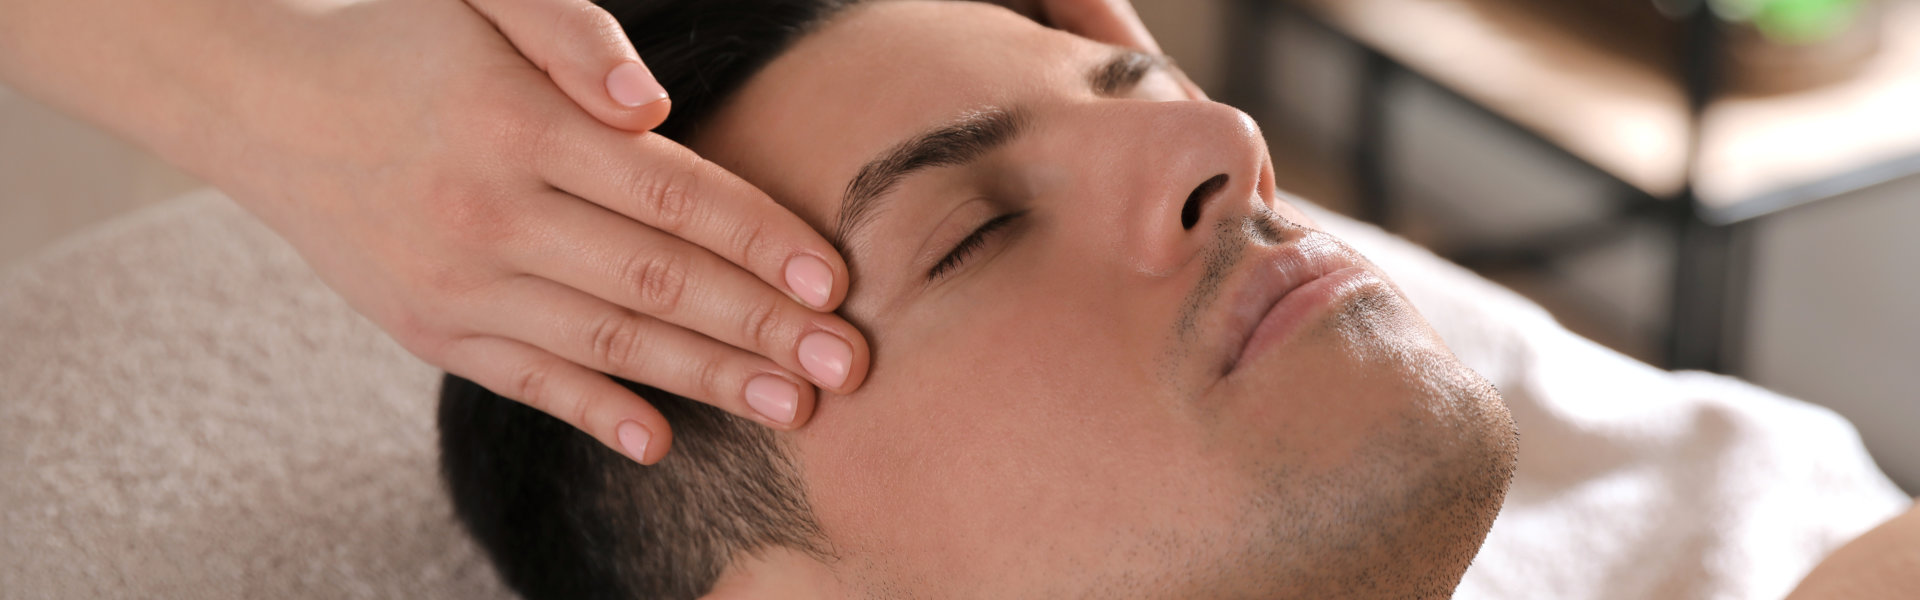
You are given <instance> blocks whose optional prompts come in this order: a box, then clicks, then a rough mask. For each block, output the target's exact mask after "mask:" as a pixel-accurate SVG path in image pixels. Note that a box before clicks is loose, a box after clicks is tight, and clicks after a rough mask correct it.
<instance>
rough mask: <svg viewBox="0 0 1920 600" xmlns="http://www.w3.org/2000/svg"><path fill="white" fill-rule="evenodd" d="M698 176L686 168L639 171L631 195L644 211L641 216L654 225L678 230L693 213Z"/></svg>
mask: <svg viewBox="0 0 1920 600" xmlns="http://www.w3.org/2000/svg"><path fill="white" fill-rule="evenodd" d="M698 186H699V181H698V175H696V174H695V172H694V171H691V170H687V169H678V168H668V169H665V171H664V172H655V173H643V174H640V175H639V176H638V177H637V178H636V180H635V181H634V183H633V185H632V187H633V191H632V193H631V197H633V198H637V199H638V201H639V202H640V203H641V208H642V209H643V210H644V211H645V213H646V217H647V218H645V219H643V220H644V221H647V222H648V224H651V225H653V226H654V227H655V228H657V229H660V230H663V231H667V232H670V233H674V234H679V233H681V232H682V231H683V230H684V229H685V228H686V226H687V222H688V220H689V219H691V218H692V216H693V209H694V205H693V204H694V202H696V201H697V200H696V198H695V194H696V191H697V188H698Z"/></svg>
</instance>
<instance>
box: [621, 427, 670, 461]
mask: <svg viewBox="0 0 1920 600" xmlns="http://www.w3.org/2000/svg"><path fill="white" fill-rule="evenodd" d="M613 435H614V441H615V442H616V443H617V444H618V445H617V446H615V448H616V449H618V450H620V452H621V453H623V454H626V455H627V458H629V459H632V460H633V462H637V463H640V464H643V465H648V466H652V465H654V464H658V463H659V462H660V460H661V459H663V458H666V456H667V451H668V450H670V449H672V448H671V447H672V445H673V432H672V430H670V429H668V428H667V426H666V424H665V423H654V424H652V425H651V426H650V425H647V424H644V423H643V422H642V420H641V419H627V420H625V421H621V422H620V425H619V426H617V427H615V428H614V432H613Z"/></svg>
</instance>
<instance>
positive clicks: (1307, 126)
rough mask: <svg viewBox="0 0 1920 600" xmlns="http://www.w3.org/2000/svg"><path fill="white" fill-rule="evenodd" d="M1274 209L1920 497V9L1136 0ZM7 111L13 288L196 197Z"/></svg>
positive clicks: (160, 174) (90, 140) (109, 146)
mask: <svg viewBox="0 0 1920 600" xmlns="http://www.w3.org/2000/svg"><path fill="white" fill-rule="evenodd" d="M1134 2H1135V5H1136V7H1137V8H1138V9H1139V11H1140V13H1141V17H1142V18H1143V19H1144V20H1145V21H1146V22H1147V24H1148V26H1149V27H1150V28H1151V29H1152V30H1153V31H1154V33H1155V35H1156V36H1157V37H1158V38H1159V39H1160V41H1161V43H1162V44H1163V45H1164V46H1165V48H1166V50H1167V51H1168V53H1169V54H1171V55H1173V56H1174V58H1175V59H1176V60H1177V61H1178V62H1179V63H1180V64H1181V65H1182V66H1183V67H1184V68H1185V69H1186V70H1187V71H1188V73H1189V74H1190V75H1192V76H1193V78H1194V79H1195V80H1196V81H1197V82H1199V83H1200V84H1201V86H1202V87H1203V88H1205V89H1207V90H1208V92H1209V93H1210V94H1212V95H1213V96H1214V97H1215V98H1216V99H1220V100H1223V101H1227V102H1229V103H1232V104H1235V105H1236V106H1239V107H1241V108H1242V109H1244V110H1246V111H1247V112H1249V113H1251V114H1253V115H1254V116H1255V117H1256V118H1257V119H1258V120H1259V121H1260V123H1261V125H1262V127H1264V128H1265V129H1266V132H1267V137H1268V140H1269V141H1270V142H1271V143H1272V144H1273V154H1274V157H1275V161H1276V168H1277V170H1278V174H1279V182H1280V185H1281V187H1283V188H1285V189H1287V190H1289V191H1291V192H1293V193H1295V194H1297V195H1299V196H1302V197H1304V198H1307V199H1309V200H1311V201H1314V202H1317V203H1320V204H1322V205H1324V206H1327V207H1328V208H1332V209H1334V210H1337V211H1340V212H1343V213H1346V214H1348V215H1351V216H1354V217H1357V218H1361V219H1364V220H1367V221H1371V222H1374V223H1377V224H1380V225H1382V226H1383V227H1386V228H1387V229H1389V230H1391V231H1394V232H1396V233H1399V234H1401V235H1403V236H1406V237H1408V238H1411V239H1413V240H1415V241H1418V242H1420V243H1422V244H1425V245H1427V246H1428V247H1430V248H1433V249H1434V250H1435V251H1436V252H1439V253H1440V254H1442V255H1444V256H1447V257H1449V258H1452V259H1454V260H1456V261H1458V262H1461V263H1462V264H1465V265H1467V266H1469V267H1471V268H1473V269H1475V270H1476V271H1479V272H1480V273H1482V274H1483V275H1486V276H1488V277H1490V278H1493V279H1494V280H1496V281H1499V282H1501V283H1503V284H1505V285H1507V286H1509V287H1512V288H1514V289H1515V290H1517V291H1519V292H1521V293H1523V294H1525V295H1527V296H1529V297H1532V298H1533V299H1534V300H1536V301H1538V302H1540V303H1541V304H1543V305H1545V306H1546V307H1547V308H1548V309H1549V310H1551V311H1553V313H1554V314H1555V315H1556V316H1558V317H1559V319H1560V320H1561V321H1562V322H1563V323H1566V324H1567V325H1568V326H1569V327H1571V328H1572V329H1574V330H1575V331H1578V332H1579V333H1581V334H1583V335H1586V336H1588V337H1590V338H1593V339H1594V340H1596V341H1599V342H1601V343H1603V344H1606V345H1608V346H1610V347H1612V348H1614V349H1616V350H1618V351H1620V352H1622V353H1625V354H1627V355H1630V356H1633V357H1635V358H1639V359H1641V360H1644V361H1647V362H1649V363H1652V364H1655V365H1659V366H1662V367H1668V368H1689V369H1704V370H1711V371H1717V372H1722V373H1730V374H1734V375H1738V376H1740V377H1743V378H1746V379H1749V380H1751V381H1754V382H1756V383H1759V384H1761V385H1764V386H1767V387H1769V388H1772V389H1775V390H1778V391H1780V392H1782V393H1785V394H1787V395H1790V396H1794V397H1797V398H1801V399H1804V400H1807V401H1810V402H1814V403H1818V404H1822V405H1825V406H1828V407H1831V408H1833V409H1834V410H1836V411H1838V412H1840V413H1841V414H1843V415H1845V416H1847V417H1848V418H1849V419H1851V420H1852V421H1853V423H1854V424H1855V425H1856V426H1857V427H1858V428H1859V429H1860V431H1861V434H1862V435H1863V437H1865V439H1866V442H1867V446H1868V449H1869V450H1870V451H1871V452H1872V453H1873V454H1874V456H1875V458H1876V459H1877V460H1878V461H1879V463H1880V465H1881V467H1882V468H1883V469H1884V470H1886V471H1887V473H1888V474H1889V475H1891V476H1893V477H1894V479H1895V480H1896V481H1897V482H1899V483H1900V484H1901V485H1903V486H1904V487H1906V489H1907V490H1908V491H1909V492H1920V434H1916V430H1917V429H1920V427H1916V426H1920V315H1916V314H1914V311H1916V310H1920V115H1917V114H1915V113H1916V112H1920V110H1917V109H1920V0H1726V1H1713V2H1703V1H1701V0H1692V1H1689V0H1134ZM201 185H202V184H200V183H199V182H197V181H195V180H194V179H193V178H192V177H190V176H187V175H185V174H183V173H180V172H179V171H177V170H175V169H173V168H171V167H169V166H167V165H166V164H164V163H162V162H160V161H158V160H157V159H155V158H153V157H151V156H150V155H148V154H146V153H144V152H142V151H140V150H138V149H136V148H133V147H131V146H129V145H127V144H125V143H123V142H120V141H118V140H116V139H114V138H113V137H111V136H109V135H107V134H104V133H101V132H99V131H97V130H95V129H93V128H91V127H89V126H87V125H84V124H81V123H78V122H76V121H73V120H72V119H69V118H66V117H64V116H62V115H60V114H58V113H55V112H53V111H51V110H49V109H46V108H45V107H42V106H40V105H38V104H36V103H35V102H33V101H31V100H29V99H26V98H24V97H21V96H19V95H17V94H15V93H13V92H12V91H10V90H7V89H5V88H4V87H0V268H4V266H5V265H6V264H7V263H10V262H12V261H14V260H17V259H19V258H21V257H24V256H26V255H28V254H31V253H33V252H35V251H37V250H39V249H42V248H44V247H46V246H47V245H48V244H50V243H52V242H54V241H55V240H57V239H59V238H61V237H62V236H64V235H66V234H69V233H72V232H74V231H77V230H79V229H81V228H84V227H86V226H88V225H91V224H95V223H99V222H101V221H103V220H106V219H108V218H111V217H113V216H115V215H118V214H122V213H124V212H126V211H129V210H134V209H137V208H139V207H141V206H146V205H150V204H154V203H157V202H160V201H163V200H165V199H168V198H170V197H173V196H175V195H177V194H180V193H182V192H185V191H188V190H191V189H194V188H196V187H199V186H201Z"/></svg>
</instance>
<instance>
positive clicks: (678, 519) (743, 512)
mask: <svg viewBox="0 0 1920 600" xmlns="http://www.w3.org/2000/svg"><path fill="white" fill-rule="evenodd" d="M853 2H854V0H602V1H601V2H600V5H601V6H602V7H603V8H605V9H606V10H607V11H608V12H609V13H611V14H612V15H613V16H614V18H616V19H618V20H619V21H620V24H621V26H622V27H624V28H625V29H626V32H627V35H628V37H630V38H632V40H633V44H634V47H635V49H637V50H639V52H640V56H641V57H642V58H643V59H644V60H645V61H646V63H647V66H648V68H649V69H650V70H652V71H653V75H654V77H655V78H656V79H658V80H659V81H660V83H661V85H663V86H664V87H666V89H667V92H668V93H669V94H670V95H671V97H672V98H673V112H672V116H671V117H669V118H668V119H667V121H666V123H665V124H663V125H662V126H661V127H659V128H657V129H656V130H655V131H656V132H658V133H660V134H661V135H664V136H666V137H668V138H671V139H674V140H676V141H679V142H681V143H686V142H687V141H688V139H689V138H690V137H692V136H693V135H695V134H696V133H697V129H698V128H699V127H700V125H701V124H702V123H703V122H705V121H706V120H707V119H708V118H709V117H710V116H711V115H712V114H713V112H714V111H715V110H716V109H718V108H719V107H720V105H721V104H722V103H724V102H725V101H726V100H727V99H728V97H730V96H731V95H733V94H734V93H735V92H737V91H738V90H739V88H740V87H741V86H742V85H744V84H745V83H746V81H747V80H748V79H749V78H751V77H752V76H753V75H754V74H755V73H757V72H758V71H759V70H760V69H761V68H763V67H765V66H766V65H767V63H769V62H771V61H772V60H773V59H774V58H775V57H777V56H779V55H780V54H781V53H782V52H784V51H785V50H786V49H787V48H788V47H789V46H790V45H791V44H792V43H793V42H794V41H796V40H798V39H799V38H800V37H802V36H804V35H806V34H807V33H809V32H811V31H812V30H813V29H815V28H816V27H818V26H819V25H820V24H821V23H823V22H824V21H825V20H827V19H828V18H830V17H832V16H833V15H834V14H836V13H837V12H839V11H840V10H841V9H842V8H845V7H846V6H848V5H851V4H853ZM621 383H622V384H623V385H625V386H626V387H627V388H628V389H630V390H633V391H634V392H635V393H638V394H639V395H640V396H641V397H642V398H645V399H646V400H647V401H648V402H650V403H652V404H653V406H654V407H656V408H658V409H659V410H660V413H661V414H662V415H664V416H665V417H666V419H667V421H668V423H669V424H671V425H672V427H673V430H674V447H673V451H672V452H670V453H668V455H667V457H666V458H665V459H663V460H662V461H661V462H660V463H659V464H657V465H655V466H653V467H643V466H640V465H638V464H636V463H634V462H632V461H631V460H628V459H627V458H626V457H625V456H624V455H622V454H620V453H618V452H615V451H613V450H611V449H609V448H607V447H606V446H604V445H602V444H601V443H600V442H599V441H597V440H595V439H594V438H593V437H591V436H589V435H587V434H585V433H582V432H580V431H578V430H576V429H574V428H573V427H572V426H569V425H567V424H566V423H564V422H561V421H560V420H558V419H555V418H553V417H550V416H548V415H546V414H545V413H542V412H540V411H538V410H535V409H533V408H529V407H527V406H525V405H522V404H520V403H519V402H515V401H512V400H509V399H506V398H504V397H501V396H499V395H496V394H494V393H492V392H490V391H488V390H486V389H485V388H482V387H480V386H479V385H477V384H474V383H473V382H471V381H468V380H465V379H462V378H459V377H455V376H453V375H448V376H447V377H446V379H445V381H444V383H443V385H442V387H441V390H440V413H439V424H440V460H441V473H442V475H443V476H444V477H445V479H446V484H447V488H448V491H449V493H450V494H451V495H452V498H453V506H454V511H455V513H456V514H457V515H458V516H459V519H460V521H461V523H462V524H464V525H465V527H466V529H467V531H468V532H469V533H470V534H472V535H473V537H474V539H475V540H477V541H479V543H480V545H481V546H482V547H483V548H484V549H485V550H486V553H487V555H488V556H489V557H490V558H491V559H492V561H493V564H494V566H495V568H496V569H497V570H498V571H499V573H500V575H501V577H502V578H503V579H504V580H505V581H506V583H507V584H508V585H509V586H511V587H512V588H513V589H514V590H515V591H517V592H519V593H520V595H521V596H523V597H526V598H529V599H533V600H541V599H546V598H567V599H578V598H647V599H653V598H661V599H676V598H686V599H691V598H696V597H699V596H701V595H703V594H706V593H707V592H709V591H710V590H711V589H712V588H713V585H714V583H715V580H716V579H718V578H719V576H720V574H721V572H722V571H723V570H724V569H725V568H726V567H727V565H728V563H729V562H730V561H731V560H732V559H734V558H735V557H737V556H739V555H741V554H743V553H748V552H752V551H755V550H758V549H763V548H769V547H776V546H777V547H786V548H791V549H795V550H799V551H802V552H806V553H809V554H813V555H815V556H825V553H824V550H823V549H822V548H823V546H824V542H823V541H822V539H821V536H820V533H819V527H818V525H817V523H815V521H814V518H813V513H812V510H811V509H810V508H809V507H808V504H807V500H806V495H805V490H804V488H803V487H802V485H801V481H800V476H799V473H798V470H797V467H796V466H795V465H794V464H793V461H792V460H791V458H790V457H789V456H787V455H786V453H785V452H784V451H783V450H782V448H781V447H780V445H779V444H778V443H776V441H775V440H774V438H773V435H772V433H771V432H769V431H768V430H767V429H766V428H765V427H763V426H761V425H758V424H755V423H752V422H750V421H747V420H745V419H741V418H739V417H735V416H733V415H731V414H728V413H726V412H724V411H722V410H720V409H717V408H713V407H711V406H708V405H706V404H702V403H699V402H694V401H691V400H688V399H686V398H682V397H679V396H675V395H673V394H669V393H666V392H663V391H660V390H657V389H654V388H651V387H647V386H643V385H639V384H635V383H632V382H625V381H622V382H621Z"/></svg>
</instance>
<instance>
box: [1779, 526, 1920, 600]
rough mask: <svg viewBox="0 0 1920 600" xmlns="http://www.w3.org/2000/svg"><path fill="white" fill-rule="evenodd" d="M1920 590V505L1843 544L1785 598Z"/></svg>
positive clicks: (1866, 597)
mask: <svg viewBox="0 0 1920 600" xmlns="http://www.w3.org/2000/svg"><path fill="white" fill-rule="evenodd" d="M1915 590H1920V504H1916V505H1915V506H1914V508H1913V509H1911V510H1908V511H1907V513H1906V514H1904V515H1901V516H1899V517H1895V518H1894V519H1893V520H1890V521H1887V522H1886V523H1883V524H1881V525H1880V526H1879V527H1876V528H1874V529H1873V530H1872V531H1869V532H1867V533H1866V535H1862V536H1860V537H1859V538H1856V539H1854V540H1853V541H1852V542H1848V543H1847V545H1845V546H1841V547H1840V549H1839V550H1835V551H1834V553H1833V554H1832V555H1830V556H1828V557H1827V559H1826V560H1824V561H1822V562H1821V563H1820V565H1819V566H1817V567H1814V569H1813V572H1812V573H1809V574H1808V575H1807V578H1806V579H1805V580H1803V581H1801V582H1800V587H1798V588H1797V589H1795V590H1794V591H1793V594H1792V595H1791V596H1788V597H1787V598H1788V600H1828V599H1841V598H1846V599H1850V600H1874V599H1880V598H1885V599H1887V600H1896V599H1907V598H1913V597H1914V593H1915V592H1914V591H1915Z"/></svg>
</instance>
